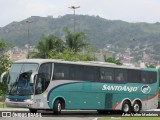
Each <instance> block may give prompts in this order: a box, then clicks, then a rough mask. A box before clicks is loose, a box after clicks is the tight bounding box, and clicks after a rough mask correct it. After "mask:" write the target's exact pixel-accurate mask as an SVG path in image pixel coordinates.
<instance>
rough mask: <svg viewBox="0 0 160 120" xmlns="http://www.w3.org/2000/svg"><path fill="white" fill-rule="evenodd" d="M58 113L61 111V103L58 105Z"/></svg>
mask: <svg viewBox="0 0 160 120" xmlns="http://www.w3.org/2000/svg"><path fill="white" fill-rule="evenodd" d="M58 111H59V112H60V111H61V103H58Z"/></svg>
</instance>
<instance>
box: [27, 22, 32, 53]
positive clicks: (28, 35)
mask: <svg viewBox="0 0 160 120" xmlns="http://www.w3.org/2000/svg"><path fill="white" fill-rule="evenodd" d="M26 23H27V24H28V29H27V32H28V49H27V53H29V46H30V31H29V26H30V24H31V23H32V21H30V20H27V21H26Z"/></svg>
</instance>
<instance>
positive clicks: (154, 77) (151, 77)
mask: <svg viewBox="0 0 160 120" xmlns="http://www.w3.org/2000/svg"><path fill="white" fill-rule="evenodd" d="M156 81H157V73H156V72H149V83H150V84H152V83H155V82H156Z"/></svg>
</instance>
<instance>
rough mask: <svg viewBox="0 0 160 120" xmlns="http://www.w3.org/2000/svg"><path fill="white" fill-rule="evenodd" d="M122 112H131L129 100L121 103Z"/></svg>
mask: <svg viewBox="0 0 160 120" xmlns="http://www.w3.org/2000/svg"><path fill="white" fill-rule="evenodd" d="M122 112H123V113H131V104H130V102H129V101H124V102H123V104H122Z"/></svg>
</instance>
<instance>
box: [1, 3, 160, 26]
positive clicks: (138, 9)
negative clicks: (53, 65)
mask: <svg viewBox="0 0 160 120" xmlns="http://www.w3.org/2000/svg"><path fill="white" fill-rule="evenodd" d="M73 5H75V6H80V9H77V10H76V14H88V15H99V16H101V17H103V18H106V19H112V20H117V19H120V20H124V21H129V22H157V21H160V14H159V11H160V0H0V6H1V7H0V14H1V22H0V26H4V25H6V24H8V23H10V22H12V21H20V20H23V19H26V18H28V17H30V16H48V15H52V16H53V17H58V16H62V15H65V14H73V11H72V10H71V9H69V8H68V7H69V6H73Z"/></svg>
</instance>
